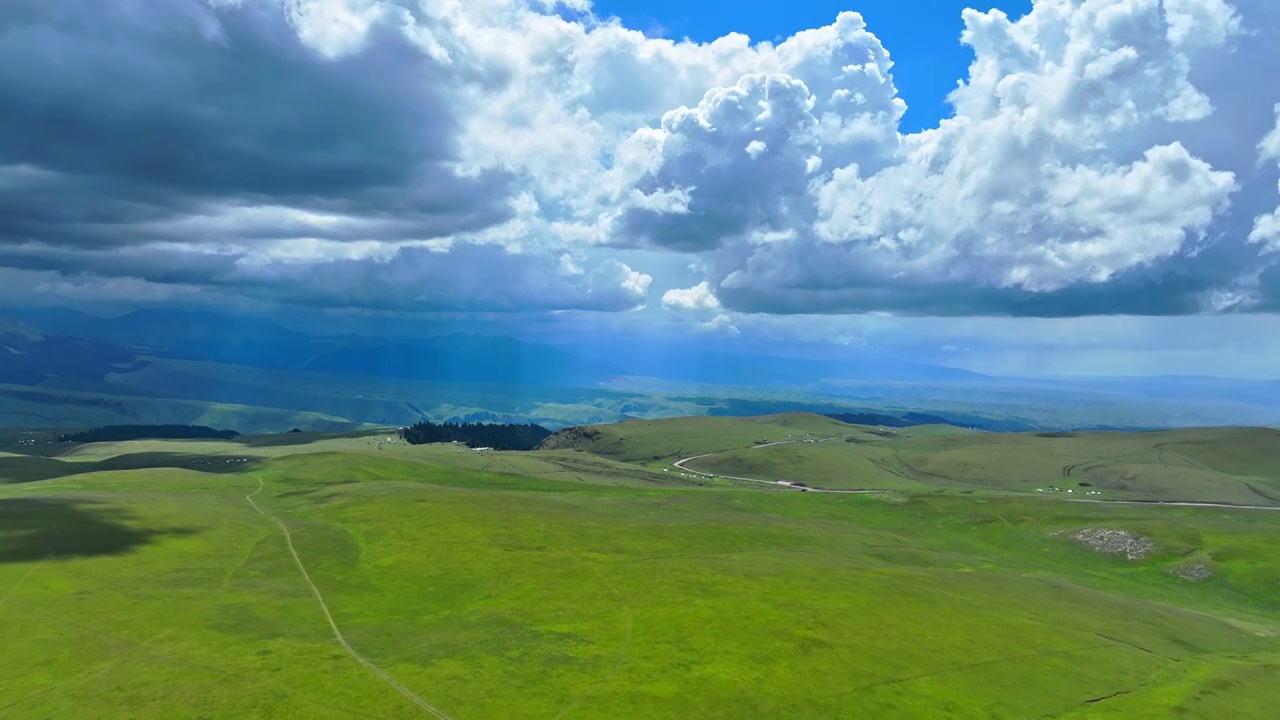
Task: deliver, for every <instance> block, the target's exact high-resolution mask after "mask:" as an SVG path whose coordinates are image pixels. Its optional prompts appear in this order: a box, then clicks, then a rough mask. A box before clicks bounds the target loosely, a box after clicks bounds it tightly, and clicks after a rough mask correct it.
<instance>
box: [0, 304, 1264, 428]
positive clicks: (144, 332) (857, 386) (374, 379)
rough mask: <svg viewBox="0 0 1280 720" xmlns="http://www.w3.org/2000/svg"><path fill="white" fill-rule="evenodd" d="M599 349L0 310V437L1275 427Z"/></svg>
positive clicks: (1049, 385) (1079, 386)
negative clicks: (807, 421) (717, 427)
mask: <svg viewBox="0 0 1280 720" xmlns="http://www.w3.org/2000/svg"><path fill="white" fill-rule="evenodd" d="M597 340H599V339H597ZM595 348H596V349H595V350H594V354H593V352H592V351H591V350H589V349H578V348H574V347H564V346H555V345H549V344H544V343H538V342H530V341H527V340H521V339H516V338H511V337H504V336H490V335H480V334H468V333H453V334H448V335H441V336H427V337H422V338H405V337H403V336H400V337H367V336H362V335H358V334H353V333H345V334H332V335H324V334H320V333H306V332H299V331H297V330H295V329H291V328H288V327H286V326H284V325H283V324H281V323H279V322H276V321H274V320H271V319H267V318H254V317H241V316H237V315H234V314H230V313H221V312H215V311H189V310H178V309H150V310H139V311H136V312H132V313H129V314H127V315H123V316H120V317H114V318H98V317H92V316H89V315H86V314H82V313H79V312H75V311H71V310H63V309H41V310H31V309H25V310H11V311H8V312H5V311H0V426H8V427H14V426H21V427H29V428H36V427H41V428H44V427H76V426H79V427H87V426H93V425H130V424H177V425H185V424H191V425H211V426H216V427H227V428H234V429H237V430H240V431H242V432H253V431H256V432H264V431H266V432H270V431H275V430H277V429H289V428H292V427H300V428H306V429H308V430H320V429H324V430H333V429H341V428H349V427H352V426H359V425H364V424H370V425H376V426H386V425H395V426H400V425H408V424H412V423H415V422H418V421H420V420H432V421H435V422H442V421H448V422H503V423H523V422H536V423H538V424H540V425H545V426H547V427H550V428H553V429H554V428H558V427H564V426H565V425H575V424H582V423H602V422H612V421H616V420H622V419H626V418H653V417H670V416H673V415H695V414H698V415H754V414H763V413H783V412H791V411H797V410H804V411H809V412H817V413H829V414H834V415H841V414H848V415H849V416H850V417H859V418H861V420H862V421H865V422H866V423H870V424H878V425H885V426H888V425H894V424H898V423H903V424H910V425H914V424H921V423H929V424H931V423H934V422H946V423H950V424H954V425H959V426H962V427H973V428H981V429H987V430H992V431H1022V430H1058V429H1076V428H1088V427H1115V428H1154V427H1185V426H1192V425H1225V424H1247V425H1277V426H1280V382H1277V381H1251V380H1224V379H1219V378H1173V377H1148V378H1097V379H1079V378H1046V379H1022V378H1019V379H1010V378H1000V377H993V376H987V375H982V374H980V373H975V372H970V371H967V370H960V369H956V368H948V367H942V366H937V365H928V364H923V363H914V362H910V361H905V360H903V359H899V358H889V357H877V356H875V355H874V354H873V353H866V354H857V355H850V356H846V357H844V358H840V359H829V360H815V359H810V358H800V357H781V356H777V355H771V354H768V353H759V352H751V351H750V348H749V347H746V346H742V347H736V346H726V345H725V344H724V343H723V342H720V341H718V340H716V339H712V338H698V337H695V338H688V339H684V340H681V339H679V338H673V339H669V340H666V341H658V340H654V339H652V338H649V339H646V340H644V341H640V340H636V341H635V342H618V343H616V344H612V345H611V344H610V343H609V342H607V341H603V342H596V343H595ZM733 349H738V350H740V351H739V352H733V351H732V350H733Z"/></svg>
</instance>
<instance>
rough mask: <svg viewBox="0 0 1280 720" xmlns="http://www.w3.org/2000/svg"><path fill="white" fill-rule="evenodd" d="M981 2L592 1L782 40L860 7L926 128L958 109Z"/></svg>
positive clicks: (680, 29)
mask: <svg viewBox="0 0 1280 720" xmlns="http://www.w3.org/2000/svg"><path fill="white" fill-rule="evenodd" d="M978 4H980V3H978ZM974 5H977V4H975V3H973V2H970V1H969V0H867V1H866V2H857V3H851V2H849V1H848V0H806V1H804V2H795V1H794V0H737V1H735V2H727V1H720V2H689V0H603V1H597V2H596V3H594V5H593V6H592V7H593V9H594V11H595V13H596V14H598V15H606V16H615V17H617V18H619V19H620V20H622V22H623V24H625V25H626V26H627V27H632V28H636V29H637V30H641V31H643V32H645V33H646V34H649V35H654V36H658V37H668V38H672V39H675V40H680V39H684V38H689V39H691V40H694V41H697V42H712V41H714V40H716V39H717V38H719V37H722V36H724V35H727V34H729V33H742V34H744V35H747V36H748V37H750V38H751V39H752V40H756V41H760V40H768V41H772V42H781V41H784V40H785V39H786V38H788V37H790V36H791V35H793V34H795V33H797V32H800V31H802V30H808V29H810V28H816V27H822V26H823V25H828V24H830V22H831V20H832V18H835V17H836V16H837V15H839V14H840V13H841V12H843V11H846V10H856V11H857V12H858V13H859V14H861V15H862V17H863V19H864V20H865V21H866V22H867V25H868V27H869V28H870V29H871V30H872V32H874V33H875V36H876V37H877V38H879V39H880V41H881V43H883V44H884V46H885V48H886V49H887V50H888V51H889V54H890V56H891V57H892V59H893V63H894V66H893V69H892V73H893V80H894V84H895V85H896V86H897V87H898V93H899V96H900V97H902V99H903V100H904V101H905V102H906V104H907V112H906V114H905V115H904V116H903V118H902V121H901V123H900V124H899V129H900V130H901V131H903V132H919V131H920V130H924V129H926V128H931V127H937V126H938V122H939V121H941V120H942V119H943V118H945V117H949V116H950V114H951V112H950V106H949V105H948V104H947V94H948V93H950V92H951V91H952V90H955V89H956V86H957V84H959V82H960V80H961V79H962V78H963V77H965V74H966V71H967V69H968V67H969V63H971V62H972V61H973V51H972V50H971V49H970V48H968V47H966V46H965V45H962V44H961V43H960V42H959V39H960V33H961V32H962V31H963V30H964V21H963V20H961V17H960V14H961V12H963V11H964V9H965V8H967V7H970V6H974ZM991 7H992V6H991V5H987V6H983V7H982V8H981V9H983V10H989V9H991ZM998 7H999V8H1000V9H1001V10H1003V11H1004V12H1005V13H1006V14H1008V15H1009V16H1010V17H1012V18H1018V17H1021V16H1023V15H1025V14H1026V13H1027V11H1029V10H1030V9H1031V1H1030V0H1005V2H1002V3H1000V4H999V5H998Z"/></svg>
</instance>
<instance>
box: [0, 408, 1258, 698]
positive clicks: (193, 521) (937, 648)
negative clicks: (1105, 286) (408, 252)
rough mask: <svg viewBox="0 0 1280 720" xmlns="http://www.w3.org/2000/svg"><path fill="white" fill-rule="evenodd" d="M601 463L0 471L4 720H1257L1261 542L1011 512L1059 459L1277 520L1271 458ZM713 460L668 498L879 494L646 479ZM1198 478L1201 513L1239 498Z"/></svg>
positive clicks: (1187, 445)
mask: <svg viewBox="0 0 1280 720" xmlns="http://www.w3.org/2000/svg"><path fill="white" fill-rule="evenodd" d="M596 430H598V431H599V434H598V435H594V436H591V437H583V436H580V437H579V438H578V440H576V441H575V442H571V443H565V445H564V446H563V447H561V448H560V449H557V450H552V451H539V452H533V453H485V452H475V451H471V450H468V449H466V448H463V447H460V446H453V445H441V446H419V447H413V446H408V445H405V444H403V443H394V442H393V443H387V442H386V440H387V438H388V436H387V435H386V433H382V434H378V435H348V436H343V437H323V436H306V437H303V438H288V437H284V436H280V437H276V438H246V439H243V440H240V441H228V442H204V441H201V442H179V441H163V442H162V441H140V442H138V443H136V444H133V443H119V444H102V445H88V446H80V447H75V448H69V449H66V450H62V451H61V453H60V454H57V455H55V456H51V457H28V456H24V455H21V454H19V453H16V452H12V451H11V452H10V453H9V454H8V455H6V456H5V457H2V458H0V461H3V462H4V463H7V464H0V477H2V478H4V481H5V484H2V485H0V637H3V638H5V641H6V642H5V649H4V652H3V653H0V717H4V718H79V717H92V718H224V717H237V718H239V717H244V718H288V717H296V718H347V717H357V718H358V717H368V718H401V717H403V718H411V717H432V716H433V715H432V712H431V711H429V710H427V709H426V708H424V707H423V705H421V704H419V703H418V702H415V700H414V698H418V699H420V700H421V701H423V702H425V703H426V704H427V705H429V706H430V707H431V708H434V709H435V711H436V712H437V713H438V715H436V717H441V716H443V717H449V718H453V719H454V720H468V719H471V718H478V719H486V720H487V719H490V718H546V719H548V720H551V719H554V718H619V719H623V718H626V719H631V718H726V719H728V718H734V719H737V718H846V717H874V718H1029V717H1030V718H1201V717H1202V718H1228V717H1230V718H1268V717H1273V716H1274V708H1275V706H1276V704H1277V703H1278V702H1280V553H1277V552H1276V550H1275V549H1276V547H1277V546H1280V513H1275V512H1269V511H1265V510H1248V509H1226V508H1201V507H1181V506H1163V507H1160V506H1155V505H1148V504H1106V503H1095V504H1086V503H1075V502H1067V501H1066V498H1065V497H1061V496H1053V497H1047V496H1044V495H1041V494H1036V493H1035V492H1034V488H1033V487H1031V486H1032V485H1034V484H1035V483H1039V482H1042V481H1043V482H1044V484H1048V483H1049V482H1051V481H1054V480H1056V481H1057V482H1058V483H1059V484H1060V485H1062V484H1064V483H1065V482H1066V481H1067V480H1066V479H1065V478H1064V475H1063V467H1065V466H1071V465H1075V464H1076V461H1077V460H1080V461H1082V462H1098V463H1101V465H1100V466H1099V467H1098V468H1088V469H1085V470H1083V471H1080V470H1079V469H1078V468H1077V469H1074V470H1073V471H1072V473H1070V474H1069V477H1070V478H1071V482H1080V480H1077V479H1076V478H1092V479H1093V480H1096V481H1097V482H1098V483H1099V484H1101V483H1102V482H1104V481H1105V479H1106V478H1108V477H1111V474H1113V473H1119V474H1121V476H1122V477H1123V476H1124V475H1127V474H1132V475H1136V476H1138V477H1139V478H1142V480H1143V482H1144V483H1145V482H1147V477H1148V474H1151V477H1152V478H1153V479H1151V480H1150V483H1151V484H1152V485H1151V488H1156V484H1157V483H1158V482H1159V480H1158V479H1156V478H1157V477H1159V476H1158V475H1157V474H1156V471H1155V470H1154V469H1153V468H1157V467H1177V468H1183V467H1186V468H1196V469H1197V471H1198V472H1199V473H1203V474H1204V475H1205V477H1210V476H1212V477H1215V478H1219V479H1220V480H1221V482H1222V483H1223V485H1224V487H1225V486H1226V483H1227V481H1228V480H1230V481H1231V482H1234V483H1237V484H1240V485H1244V486H1251V487H1253V486H1256V487H1257V488H1258V489H1260V490H1262V491H1263V492H1269V488H1271V487H1272V486H1273V485H1275V484H1276V483H1280V474H1277V473H1276V472H1275V470H1274V468H1271V467H1270V466H1269V463H1272V462H1276V461H1275V459H1274V458H1275V457H1276V456H1275V454H1274V447H1275V445H1274V443H1275V441H1274V440H1272V439H1270V436H1267V435H1266V434H1265V433H1266V432H1269V431H1200V432H1197V431H1180V432H1183V434H1182V435H1171V436H1168V437H1159V436H1158V435H1157V434H1143V435H1132V436H1130V435H1127V434H1126V435H1122V434H1113V435H1099V436H1097V437H1094V436H1072V437H1040V436H1005V435H984V434H981V433H969V432H955V431H953V430H942V429H938V430H937V431H936V432H934V431H930V430H923V431H921V430H919V429H914V428H913V429H909V430H902V431H898V432H897V433H892V432H887V431H882V430H879V429H876V428H856V427H852V426H846V425H841V424H839V423H834V422H831V421H828V420H826V419H825V418H818V417H816V416H777V417H772V418H758V419H749V420H746V419H741V420H739V419H719V420H714V419H706V418H698V419H696V420H695V421H690V420H677V421H669V422H657V421H655V422H628V423H624V424H620V425H616V426H602V427H600V428H597V429H596ZM908 433H909V434H910V435H911V437H906V435H907V434H908ZM562 439H563V438H562ZM805 440H814V441H815V442H804V441H805ZM819 440H822V442H818V441H819ZM765 442H783V443H787V444H780V445H772V446H770V447H760V445H762V444H764V443H765ZM1157 445H1158V447H1157ZM1143 448H1154V452H1155V453H1156V455H1154V456H1152V455H1151V454H1150V452H1151V451H1150V450H1143ZM707 453H712V455H711V456H709V457H706V458H702V459H701V460H699V461H695V462H693V463H690V466H691V467H697V468H699V469H700V470H702V469H704V465H705V466H706V468H705V469H708V470H709V469H710V468H711V467H720V466H722V465H723V466H726V467H730V466H732V467H737V468H739V469H740V470H742V471H743V472H742V474H743V475H744V476H748V477H755V475H750V474H748V473H747V472H746V471H747V470H750V471H752V472H760V473H763V474H761V475H760V477H761V478H775V479H776V477H777V476H774V475H772V474H770V473H773V472H779V473H783V471H785V473H783V474H784V475H785V476H788V477H792V478H794V479H799V478H800V477H807V478H809V479H810V480H812V484H813V485H815V486H817V485H820V484H822V483H831V484H834V483H835V482H836V481H837V480H840V479H841V478H844V481H845V483H846V484H847V485H848V486H850V487H853V486H857V485H862V484H867V483H870V484H882V485H883V489H885V490H887V492H883V493H875V494H865V495H836V494H817V493H804V492H794V491H785V490H781V489H771V488H769V487H768V486H754V487H739V486H736V485H731V484H728V483H723V482H720V481H718V480H716V481H707V480H704V479H700V478H692V477H680V473H678V472H675V471H672V470H671V469H670V467H669V463H670V462H671V461H674V460H675V459H678V458H680V457H690V456H694V455H701V454H707ZM1161 453H1163V456H1162V455H1161ZM895 458H896V459H895ZM1162 458H1163V462H1164V463H1165V465H1161V461H1162ZM228 460H232V462H227V461H228ZM753 463H754V464H753ZM882 465H884V466H885V467H888V468H892V469H893V470H895V471H899V472H898V474H895V473H894V472H890V471H889V470H883V471H882V473H881V474H880V475H875V473H874V470H873V469H876V468H881V466H882ZM1076 472H1081V473H1082V474H1080V475H1077V474H1076ZM1179 472H1181V470H1179ZM735 474H736V473H735ZM1042 475H1044V476H1046V477H1042ZM1167 477H1171V478H1172V477H1182V476H1181V475H1175V474H1170V475H1168V476H1167ZM1186 477H1187V478H1190V479H1188V480H1186V481H1185V482H1184V481H1181V480H1180V481H1179V482H1183V484H1181V485H1178V486H1176V488H1175V489H1176V490H1177V492H1178V493H1192V492H1193V491H1194V492H1195V493H1199V494H1197V495H1195V497H1194V498H1191V495H1187V497H1189V498H1191V499H1209V500H1215V499H1222V500H1230V499H1236V498H1237V496H1238V497H1240V498H1243V497H1244V495H1242V494H1241V495H1238V494H1237V492H1236V490H1231V491H1229V492H1227V491H1223V492H1222V493H1220V494H1215V493H1218V491H1217V490H1215V489H1214V487H1215V486H1214V485H1212V484H1207V483H1205V482H1202V481H1201V479H1200V478H1201V475H1198V474H1196V473H1193V472H1189V474H1187V475H1186ZM874 478H879V480H876V479H874ZM881 480H882V481H883V482H882V483H881ZM1083 481H1084V482H1090V480H1083ZM1128 482H1130V483H1132V484H1133V488H1134V489H1132V490H1131V492H1132V493H1133V494H1134V496H1138V495H1140V494H1141V493H1146V492H1153V491H1154V490H1152V489H1149V488H1148V486H1147V485H1138V484H1137V481H1136V480H1131V481H1128ZM1232 487H1234V486H1232ZM970 491H972V492H970ZM1114 492H1115V493H1121V492H1122V491H1121V490H1118V489H1117V490H1115V491H1114ZM1172 492H1173V491H1172V490H1170V493H1172ZM1169 497H1174V495H1173V494H1170V495H1169ZM1178 497H1182V495H1178ZM1258 499H1259V501H1260V502H1259V504H1261V501H1262V498H1258ZM255 503H256V507H255ZM259 509H260V510H261V512H259ZM1086 528H1109V529H1117V530H1125V531H1128V532H1130V533H1133V534H1134V535H1136V536H1141V537H1143V538H1147V539H1149V540H1150V542H1151V543H1152V544H1153V545H1152V548H1151V549H1150V551H1149V552H1148V553H1147V554H1145V555H1144V556H1143V557H1141V558H1138V559H1133V560H1130V559H1128V558H1127V557H1125V556H1124V555H1123V554H1120V555H1115V554H1106V553H1101V552H1098V551H1096V550H1094V549H1091V548H1090V547H1087V546H1085V545H1082V544H1081V543H1080V542H1078V541H1076V540H1075V539H1073V535H1074V534H1075V533H1077V532H1079V531H1080V530H1083V529H1086ZM286 531H287V533H288V535H286ZM295 553H296V559H295ZM1189 567H1195V568H1199V569H1202V570H1205V571H1207V572H1208V576H1207V577H1200V578H1198V579H1196V580H1189V579H1185V578H1184V576H1185V575H1186V573H1185V572H1184V570H1185V569H1187V568H1189ZM304 572H305V574H304ZM308 581H310V582H311V583H314V585H315V588H316V591H317V592H318V593H319V597H317V595H316V594H315V593H313V592H312V589H311V587H310V585H309V584H308ZM321 601H322V602H323V606H322V605H321ZM326 611H327V612H328V613H329V615H330V617H331V618H332V621H333V625H334V626H335V627H336V628H337V629H338V631H339V632H340V633H341V635H342V639H343V640H344V641H345V642H346V644H347V645H348V646H349V648H350V651H348V648H347V647H344V646H343V645H342V644H341V643H340V642H339V640H338V638H336V637H335V634H334V631H333V628H331V626H330V625H329V622H328V620H327V619H326V614H325V613H326ZM353 653H354V655H353ZM357 656H358V658H357ZM361 660H363V661H365V662H367V663H368V664H369V666H372V668H373V669H371V668H370V667H369V666H366V665H364V664H362V663H361ZM374 669H376V671H377V672H375V671H374ZM393 683H394V684H393ZM402 690H404V692H402Z"/></svg>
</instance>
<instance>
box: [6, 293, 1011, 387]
mask: <svg viewBox="0 0 1280 720" xmlns="http://www.w3.org/2000/svg"><path fill="white" fill-rule="evenodd" d="M8 315H9V317H11V318H15V319H17V320H20V321H22V322H23V323H25V324H26V325H28V326H30V327H32V328H36V329H37V330H39V331H42V332H45V333H50V334H56V335H59V336H69V337H76V338H84V339H87V340H93V341H97V342H99V343H103V345H102V347H103V348H104V349H105V348H107V347H113V346H114V347H115V348H116V350H115V351H114V352H115V353H116V354H117V355H120V354H127V352H129V351H128V350H126V349H125V348H135V349H139V350H142V351H145V352H146V353H147V354H152V355H157V356H160V357H167V358H172V359H180V360H200V361H207V362H218V363H230V364H233V365H244V366H247V367H255V368H266V369H273V370H298V371H305V372H320V373H327V374H333V375H360V376H376V377H399V378H412V379H417V380H431V381H437V382H485V383H503V384H511V385H526V386H535V387H536V386H552V387H593V386H595V385H598V384H600V383H603V382H608V381H609V380H611V379H613V378H615V377H618V376H622V375H628V376H639V377H653V378H660V379H663V380H670V381H685V382H699V383H709V384H714V385H737V386H754V387H769V388H772V387H799V386H806V385H810V384H813V383H814V382H816V381H820V380H824V379H832V378H847V379H858V380H881V381H883V380H890V381H905V382H964V381H975V382H978V381H983V380H986V379H988V378H987V377H986V376H984V375H981V374H979V373H975V372H970V371H968V370H959V369H956V368H948V367H941V366H937V365H926V364H921V363H911V362H904V361H901V360H897V359H878V358H866V359H858V360H840V361H821V360H809V359H802V358H784V357H776V356H771V355H756V354H732V353H727V352H722V351H714V350H712V351H707V350H706V349H704V348H699V349H697V351H690V349H689V347H688V346H687V345H677V344H674V343H673V344H671V345H670V347H656V348H655V347H650V348H648V350H649V351H648V352H647V353H646V354H644V355H638V354H634V353H627V354H626V356H624V357H608V358H604V357H594V356H587V355H582V354H578V353H576V352H571V351H568V350H564V349H561V348H558V347H554V346H551V345H545V344H540V343H532V342H525V341H521V340H516V339H513V338H510V337H502V336H496V337H495V336H485V335H472V334H464V333H454V334H451V335H445V336H436V337H424V338H421V339H415V340H406V339H402V338H379V337H364V336H357V335H334V336H313V335H308V334H304V333H300V332H297V331H294V330H290V329H289V328H286V327H285V326H283V325H281V324H280V323H278V322H275V321H273V320H268V319H261V318H246V317H239V316H235V315H228V314H223V313H216V312H210V311H191V310H176V309H174V310H166V309H147V310H138V311H135V312H131V313H129V314H127V315H122V316H120V317H116V318H108V319H104V318H95V317H91V316H89V315H85V314H83V313H79V312H75V311H72V310H66V309H40V310H13V311H9V313H8ZM620 354H622V353H620Z"/></svg>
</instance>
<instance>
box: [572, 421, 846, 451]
mask: <svg viewBox="0 0 1280 720" xmlns="http://www.w3.org/2000/svg"><path fill="white" fill-rule="evenodd" d="M586 430H588V431H590V432H593V433H598V435H596V436H595V437H593V438H590V439H587V440H583V441H580V442H576V443H575V444H574V449H577V450H582V451H584V452H588V453H591V454H593V455H599V456H602V457H607V458H610V459H612V460H619V461H622V462H642V463H659V464H665V463H666V462H670V461H671V460H677V459H680V458H685V457H691V456H694V455H699V454H701V453H707V452H716V451H719V450H725V449H727V448H733V447H749V446H751V445H752V444H754V443H757V442H760V441H765V442H776V441H781V440H794V439H801V438H805V437H812V438H829V437H835V436H838V435H842V434H845V433H848V432H850V426H849V425H846V424H844V423H841V422H838V421H835V420H832V419H830V418H827V417H823V416H821V415H813V414H810V413H787V414H783V415H765V416H762V417H748V418H732V417H684V418H672V419H669V420H628V421H625V422H621V423H617V424H614V425H595V426H591V427H588V428H586Z"/></svg>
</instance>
